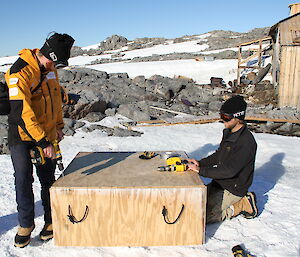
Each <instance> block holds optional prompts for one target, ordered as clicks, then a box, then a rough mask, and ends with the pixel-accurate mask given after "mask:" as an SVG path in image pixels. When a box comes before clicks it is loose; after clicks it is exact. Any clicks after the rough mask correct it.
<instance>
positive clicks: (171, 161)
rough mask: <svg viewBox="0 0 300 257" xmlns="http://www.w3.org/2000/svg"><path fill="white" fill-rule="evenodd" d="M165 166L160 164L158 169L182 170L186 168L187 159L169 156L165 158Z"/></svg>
mask: <svg viewBox="0 0 300 257" xmlns="http://www.w3.org/2000/svg"><path fill="white" fill-rule="evenodd" d="M166 162H167V166H160V167H158V168H157V170H158V171H170V172H171V171H176V172H183V171H186V170H187V161H185V160H181V159H180V158H179V157H170V158H168V159H167V160H166Z"/></svg>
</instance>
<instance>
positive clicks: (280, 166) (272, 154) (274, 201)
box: [0, 116, 300, 257]
mask: <svg viewBox="0 0 300 257" xmlns="http://www.w3.org/2000/svg"><path fill="white" fill-rule="evenodd" d="M120 117H121V116H117V117H109V118H105V120H102V121H101V122H99V124H102V125H107V126H115V125H116V124H118V119H117V118H119V119H120ZM222 129H223V124H221V123H213V124H204V125H176V126H168V127H143V128H139V130H140V131H143V132H144V134H143V135H142V136H141V137H129V138H118V137H107V136H106V135H104V134H103V133H101V132H97V131H94V132H92V133H84V132H78V133H76V134H75V135H74V136H73V137H66V138H65V139H64V140H63V141H62V144H61V148H62V152H63V157H64V163H65V165H67V164H68V163H70V161H71V160H72V159H73V158H74V156H75V155H76V154H77V153H78V152H80V151H91V152H95V151H144V150H169V149H176V150H183V151H185V152H186V153H188V155H189V156H190V157H194V158H201V157H204V156H206V155H208V154H210V153H211V152H213V151H214V150H215V149H216V148H217V147H218V144H219V142H220V139H221V135H222ZM254 136H255V138H256V140H257V143H258V152H257V161H256V171H255V178H254V182H253V185H252V187H251V190H253V191H255V192H256V194H257V198H258V207H259V212H260V214H259V217H257V218H256V219H253V220H247V219H244V218H242V217H238V218H234V219H232V220H230V221H225V222H223V223H218V224H212V225H208V226H207V227H206V239H205V244H204V245H195V246H167V247H58V246H55V245H54V241H53V240H52V241H49V242H47V243H45V244H42V243H41V242H39V241H38V238H37V236H38V233H39V231H40V230H41V228H42V226H43V218H42V206H41V200H40V194H39V190H40V185H39V182H38V179H37V177H36V176H35V182H34V191H35V197H36V198H35V199H36V229H35V230H34V232H33V234H32V236H33V239H32V242H31V243H30V245H29V246H27V247H26V248H24V249H17V248H15V247H14V246H13V238H14V235H15V233H16V230H17V212H16V204H15V193H14V186H13V180H14V179H13V167H12V164H11V161H10V157H9V156H7V155H4V156H0V167H1V174H2V179H1V182H0V199H1V208H0V245H1V246H0V256H1V257H2V256H20V257H26V256H28V257H32V256H36V257H43V256H45V257H50V256H55V257H60V256H61V257H65V256H80V257H81V256H105V257H106V256H107V257H117V256H123V257H127V256H128V257H134V256H137V257H139V256H147V257H150V256H151V257H152V256H172V257H177V256H178V257H179V256H189V257H190V256H195V257H196V256H207V257H216V256H222V257H226V256H232V253H231V248H232V246H234V245H236V244H243V245H244V246H245V248H247V249H248V250H250V251H251V252H252V254H254V255H255V256H257V257H262V256H269V257H283V256H284V257H296V256H299V239H300V232H299V228H300V227H299V224H300V217H299V213H300V205H299V202H298V200H299V195H300V189H299V183H300V178H299V169H300V155H299V147H298V146H299V144H300V138H295V137H284V136H277V135H268V134H255V135H254ZM174 138H176V140H174ZM204 181H205V182H208V180H204Z"/></svg>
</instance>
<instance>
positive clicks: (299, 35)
mask: <svg viewBox="0 0 300 257" xmlns="http://www.w3.org/2000/svg"><path fill="white" fill-rule="evenodd" d="M292 37H293V43H300V30H292Z"/></svg>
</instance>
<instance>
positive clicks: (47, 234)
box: [40, 223, 53, 241]
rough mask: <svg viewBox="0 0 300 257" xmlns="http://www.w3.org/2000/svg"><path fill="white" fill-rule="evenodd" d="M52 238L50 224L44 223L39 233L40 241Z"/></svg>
mask: <svg viewBox="0 0 300 257" xmlns="http://www.w3.org/2000/svg"><path fill="white" fill-rule="evenodd" d="M52 238H53V227H52V224H50V223H46V224H45V225H44V227H43V229H42V231H41V233H40V240H42V241H48V240H50V239H52Z"/></svg>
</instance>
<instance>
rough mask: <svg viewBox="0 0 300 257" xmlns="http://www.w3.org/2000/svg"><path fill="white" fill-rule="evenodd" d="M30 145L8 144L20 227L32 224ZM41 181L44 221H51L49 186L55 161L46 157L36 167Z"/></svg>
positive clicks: (51, 181) (32, 197)
mask: <svg viewBox="0 0 300 257" xmlns="http://www.w3.org/2000/svg"><path fill="white" fill-rule="evenodd" d="M30 148H31V146H29V145H26V144H17V145H13V146H10V152H11V159H12V162H13V166H14V170H15V173H14V177H15V190H16V200H17V209H18V220H19V225H20V226H21V227H25V228H28V227H30V226H32V225H33V224H34V195H33V190H32V183H33V165H32V163H31V158H30V154H29V150H30ZM36 171H37V176H38V178H39V181H40V183H41V199H42V204H43V207H44V221H45V223H52V217H51V208H50V192H49V188H50V187H51V185H52V184H53V182H54V181H55V177H54V172H55V163H54V162H53V160H51V159H48V158H46V163H45V164H44V165H40V166H37V167H36Z"/></svg>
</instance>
